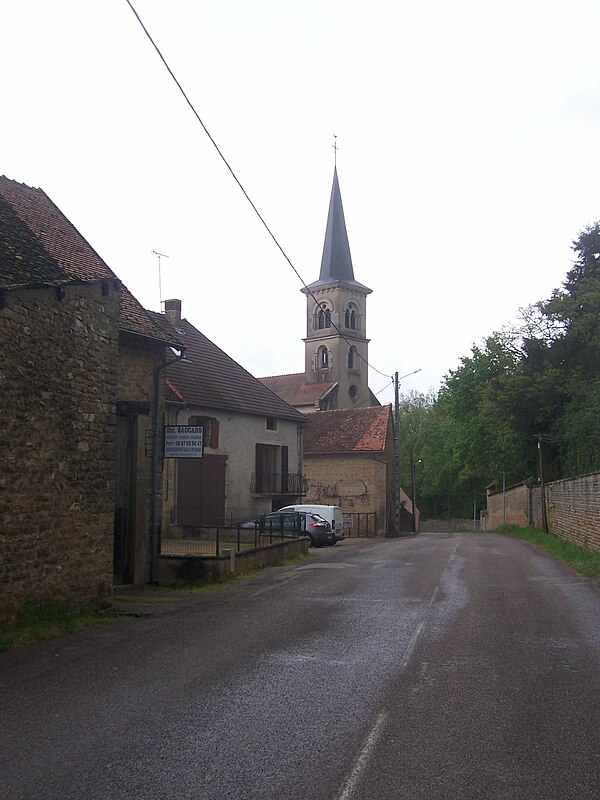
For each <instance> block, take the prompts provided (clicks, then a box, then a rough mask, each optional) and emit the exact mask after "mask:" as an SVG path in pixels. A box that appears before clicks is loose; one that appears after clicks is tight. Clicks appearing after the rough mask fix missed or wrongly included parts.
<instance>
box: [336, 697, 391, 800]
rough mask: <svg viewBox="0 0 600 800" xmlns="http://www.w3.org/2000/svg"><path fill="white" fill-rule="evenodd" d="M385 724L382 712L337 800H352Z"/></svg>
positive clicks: (372, 727) (376, 719)
mask: <svg viewBox="0 0 600 800" xmlns="http://www.w3.org/2000/svg"><path fill="white" fill-rule="evenodd" d="M384 722H385V714H384V713H383V712H381V714H378V715H377V717H376V718H375V722H374V723H373V725H372V726H371V730H370V731H369V733H368V734H367V736H366V738H365V740H364V742H363V744H362V747H361V748H360V751H359V753H358V756H357V757H356V759H355V761H354V764H353V765H352V769H351V770H350V772H349V774H348V777H347V778H346V780H345V781H344V785H343V786H342V788H341V790H340V792H339V793H338V794H337V795H336V798H335V800H350V798H351V797H352V795H353V794H354V791H355V789H356V787H357V786H358V782H359V780H360V777H361V775H362V773H363V772H364V769H365V767H366V766H367V762H368V760H369V758H370V756H371V753H372V752H373V750H374V749H375V747H376V745H377V742H378V741H379V737H380V736H381V729H382V728H383V723H384Z"/></svg>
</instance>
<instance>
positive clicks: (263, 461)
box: [254, 444, 279, 494]
mask: <svg viewBox="0 0 600 800" xmlns="http://www.w3.org/2000/svg"><path fill="white" fill-rule="evenodd" d="M278 455H279V447H276V446H275V445H271V444H257V445H256V463H255V470H254V475H255V481H254V491H255V492H257V493H258V494H271V493H275V492H276V491H277V477H278V470H277V464H278V461H279V459H278Z"/></svg>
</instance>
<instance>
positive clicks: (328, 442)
mask: <svg viewBox="0 0 600 800" xmlns="http://www.w3.org/2000/svg"><path fill="white" fill-rule="evenodd" d="M307 417H308V425H307V426H306V430H305V432H304V452H305V454H307V455H317V454H325V453H364V452H371V453H372V452H383V451H384V450H385V449H386V446H387V445H388V443H389V438H388V437H390V436H393V428H392V424H391V418H392V409H391V406H389V405H387V406H373V407H368V408H338V409H335V410H334V411H318V412H315V413H314V414H308V415H307Z"/></svg>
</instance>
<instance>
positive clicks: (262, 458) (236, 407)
mask: <svg viewBox="0 0 600 800" xmlns="http://www.w3.org/2000/svg"><path fill="white" fill-rule="evenodd" d="M156 316H159V315H156ZM160 316H161V317H162V322H163V324H164V325H166V326H168V328H169V329H170V330H171V332H172V333H173V334H174V335H176V336H178V337H179V338H180V339H181V341H182V342H183V343H184V345H185V348H186V350H185V359H184V360H183V361H182V362H179V363H176V364H173V365H172V366H171V367H169V368H168V369H167V373H166V378H167V398H166V399H167V403H166V406H167V409H166V420H165V421H166V424H168V425H193V426H202V427H203V429H204V455H203V457H202V458H177V459H167V460H166V461H165V466H164V472H163V481H164V484H163V494H164V497H165V503H164V507H163V521H162V530H163V531H165V532H167V531H169V529H170V530H171V533H176V531H175V529H176V528H179V527H181V526H197V525H214V524H223V523H231V522H235V521H245V520H249V519H254V518H256V517H257V516H259V515H260V514H263V513H265V512H268V511H272V510H274V509H277V508H281V507H282V506H284V505H287V504H288V503H295V502H301V500H302V496H303V494H304V491H305V486H304V476H303V463H302V434H303V429H304V427H305V425H306V417H305V416H304V415H303V414H301V413H300V412H299V411H296V409H294V408H292V406H290V405H288V404H287V403H285V402H284V401H283V400H282V399H281V398H280V397H278V396H277V395H276V394H274V393H273V392H271V391H270V390H269V389H267V388H266V387H265V386H264V385H263V384H262V383H261V382H260V381H259V380H258V379H257V378H255V377H254V376H253V375H251V374H250V373H249V372H247V370H245V369H244V368H243V367H241V366H240V365H239V364H238V363H237V362H236V361H234V360H233V359H232V358H230V357H229V356H228V355H227V354H226V353H224V352H223V351H222V350H221V349H220V348H219V347H217V346H216V345H215V344H214V343H213V342H211V341H210V340H209V339H208V338H207V337H206V336H204V334H202V333H201V332H200V331H199V330H197V328H195V327H194V326H193V325H192V324H191V323H190V322H188V321H187V320H186V319H182V317H181V301H180V300H167V301H165V314H164V315H160Z"/></svg>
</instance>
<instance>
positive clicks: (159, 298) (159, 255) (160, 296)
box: [152, 250, 169, 311]
mask: <svg viewBox="0 0 600 800" xmlns="http://www.w3.org/2000/svg"><path fill="white" fill-rule="evenodd" d="M152 255H154V256H156V257H157V258H158V303H159V305H158V310H159V311H160V310H161V308H162V284H161V276H160V260H161V258H168V257H169V256H168V255H167V254H166V253H157V252H156V250H153V251H152Z"/></svg>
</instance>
